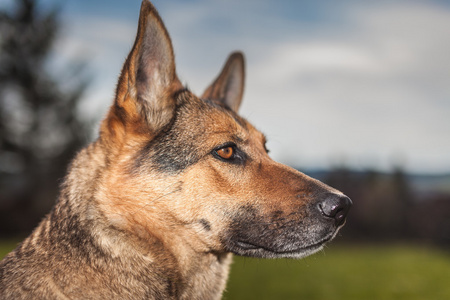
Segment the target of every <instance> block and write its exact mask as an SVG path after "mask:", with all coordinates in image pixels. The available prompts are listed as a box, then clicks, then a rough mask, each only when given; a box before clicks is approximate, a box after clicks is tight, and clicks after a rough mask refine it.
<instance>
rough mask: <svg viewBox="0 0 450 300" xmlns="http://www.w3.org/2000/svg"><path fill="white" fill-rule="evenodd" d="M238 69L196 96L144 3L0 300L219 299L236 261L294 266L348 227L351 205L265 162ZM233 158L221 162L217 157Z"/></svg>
mask: <svg viewBox="0 0 450 300" xmlns="http://www.w3.org/2000/svg"><path fill="white" fill-rule="evenodd" d="M243 88H244V58H243V55H242V54H241V53H234V54H232V55H231V56H230V57H229V59H228V61H227V63H226V64H225V66H224V68H223V70H222V72H221V73H220V74H219V76H218V77H217V79H216V80H214V81H213V83H212V84H211V85H210V86H209V87H208V88H207V89H206V91H205V93H204V94H203V96H202V97H201V98H198V97H197V96H195V95H193V94H192V93H191V92H190V91H188V90H187V89H185V88H183V86H182V85H181V84H180V81H179V80H178V77H177V75H176V72H175V63H174V55H173V50H172V43H171V41H170V38H169V35H168V33H167V30H166V29H165V27H164V25H163V23H162V21H161V19H160V17H159V16H158V14H157V12H156V10H155V8H154V7H153V6H152V4H151V3H150V2H148V1H147V0H144V1H143V2H142V7H141V14H140V19H139V27H138V33H137V37H136V41H135V43H134V46H133V48H132V50H131V52H130V54H129V56H128V58H127V60H126V62H125V64H124V66H123V69H122V73H121V75H120V78H119V83H118V85H117V90H116V99H115V101H114V103H113V105H112V106H111V109H110V111H109V112H108V114H107V116H106V118H105V119H104V121H103V122H102V124H101V128H100V137H99V138H98V140H97V141H95V142H94V143H92V144H91V145H89V146H88V147H86V148H85V149H83V150H82V151H81V152H80V153H79V154H78V155H77V157H76V158H75V159H74V161H73V163H72V164H71V167H70V170H69V172H68V175H67V177H66V179H65V181H64V184H63V187H62V190H61V196H60V198H59V199H58V201H57V203H56V204H55V207H54V208H53V210H52V211H51V212H50V213H49V214H48V215H47V216H46V217H45V219H44V220H43V221H42V222H41V223H40V225H39V226H38V227H37V228H36V229H35V230H34V231H33V233H32V234H31V235H30V236H29V237H28V238H27V239H25V240H24V241H23V243H22V244H21V245H19V246H18V247H17V249H15V250H14V251H13V252H11V253H10V254H9V255H7V256H6V257H5V258H4V259H3V260H2V262H1V263H0V298H1V299H220V297H221V295H222V291H223V290H224V288H225V284H226V279H227V277H228V273H229V265H230V263H231V255H232V254H231V253H235V254H238V255H248V256H255V257H292V258H301V257H304V256H306V255H309V254H311V253H313V252H315V251H318V250H319V249H321V247H322V246H323V244H324V243H326V242H328V241H329V240H331V239H332V238H333V237H334V236H335V235H336V233H337V231H338V230H339V228H340V227H341V226H342V225H343V221H344V218H345V215H346V213H347V211H348V209H349V206H350V204H351V202H350V200H349V199H348V198H346V197H345V196H343V195H342V193H340V192H339V191H336V190H334V189H333V188H331V187H328V186H326V185H325V184H323V183H321V182H319V181H317V180H314V179H312V178H310V177H308V176H306V175H304V174H302V173H300V172H298V171H297V170H294V169H292V168H290V167H287V166H284V165H282V164H279V163H277V162H274V161H273V160H271V159H270V157H269V156H268V155H267V151H266V149H265V142H266V140H265V137H264V135H263V134H262V133H260V132H259V131H258V130H256V129H255V128H254V127H253V126H252V125H251V124H250V123H249V122H247V121H246V120H245V119H243V118H242V117H240V116H239V115H237V110H238V108H239V105H240V103H241V99H242V95H243ZM221 147H231V148H232V150H233V156H232V157H231V158H230V159H223V158H221V157H220V156H219V155H218V152H217V150H218V149H220V148H221Z"/></svg>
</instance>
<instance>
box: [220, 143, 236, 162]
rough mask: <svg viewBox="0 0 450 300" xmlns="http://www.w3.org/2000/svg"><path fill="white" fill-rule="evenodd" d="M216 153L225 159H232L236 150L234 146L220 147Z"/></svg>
mask: <svg viewBox="0 0 450 300" xmlns="http://www.w3.org/2000/svg"><path fill="white" fill-rule="evenodd" d="M216 153H217V155H219V156H220V157H222V158H223V159H230V158H231V157H232V156H233V153H234V150H233V147H231V146H228V147H224V148H220V149H219V150H217V151H216Z"/></svg>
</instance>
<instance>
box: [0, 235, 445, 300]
mask: <svg viewBox="0 0 450 300" xmlns="http://www.w3.org/2000/svg"><path fill="white" fill-rule="evenodd" d="M15 245H16V242H3V243H0V257H3V256H4V255H5V254H6V253H7V252H9V251H10V250H11V249H13V248H14V247H15ZM223 299H225V300H236V299H242V300H252V299H255V300H256V299H258V300H263V299H274V300H285V299H308V300H313V299H320V300H337V299H346V300H352V299H355V300H371V299H377V300H382V299H383V300H384V299H395V300H399V299H407V300H415V299H417V300H419V299H420V300H440V299H442V300H447V299H450V253H449V252H444V251H441V250H437V249H433V248H427V247H419V246H405V245H383V246H379V245H377V246H367V245H365V246H361V245H332V246H330V247H328V248H327V249H326V250H325V251H322V252H319V253H317V254H315V255H313V256H311V257H308V258H306V259H303V260H298V261H296V260H288V259H280V260H262V259H251V258H243V257H235V258H234V263H233V267H232V269H231V276H230V279H229V281H228V287H227V291H226V292H225V294H224V297H223Z"/></svg>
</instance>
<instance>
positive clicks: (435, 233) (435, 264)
mask: <svg viewBox="0 0 450 300" xmlns="http://www.w3.org/2000/svg"><path fill="white" fill-rule="evenodd" d="M153 3H154V4H155V6H156V8H157V9H158V10H159V13H160V15H161V16H162V18H163V20H164V21H165V24H166V26H167V28H168V30H169V33H170V34H171V37H172V40H173V44H174V48H175V54H176V62H177V71H178V74H179V77H180V78H181V79H182V81H183V82H184V83H186V84H187V85H188V87H189V88H190V89H191V90H192V91H194V92H195V93H197V94H201V93H202V92H203V89H204V88H205V87H206V86H207V85H208V84H209V83H210V82H211V81H212V79H213V78H214V77H215V76H216V75H217V73H218V72H219V70H220V68H221V67H222V64H223V63H224V62H225V59H226V57H227V55H228V54H229V53H230V52H232V51H234V50H241V51H243V52H244V53H245V55H246V60H247V82H246V91H245V95H244V102H243V106H242V108H241V114H242V115H243V116H244V117H246V118H247V119H249V120H250V121H251V122H252V123H253V124H255V125H256V127H257V128H259V129H260V130H261V131H263V132H265V133H266V135H267V137H268V139H269V143H268V148H269V149H270V154H271V156H272V157H273V158H274V159H275V160H277V161H280V162H283V163H285V164H288V165H290V166H293V167H295V168H297V169H299V170H300V171H302V172H304V173H307V174H308V175H310V176H313V177H315V178H318V179H320V180H323V181H325V182H326V183H328V184H330V185H332V186H333V187H336V188H338V189H340V190H341V191H343V192H344V193H345V194H347V195H348V196H350V197H351V198H352V200H353V201H354V206H353V208H352V211H351V212H350V216H349V218H348V221H347V224H346V226H345V228H344V229H343V230H342V231H341V234H340V236H338V238H337V239H336V241H335V243H332V245H331V246H329V247H328V248H327V249H326V250H324V251H323V252H322V253H319V254H316V255H315V256H313V257H311V258H307V259H305V260H301V261H290V260H276V261H263V260H254V259H248V258H246V259H245V258H236V259H235V264H234V266H233V269H232V272H231V279H230V282H229V285H228V289H227V292H226V293H225V294H224V298H225V299H299V298H302V297H306V298H307V299H450V287H449V285H448V282H449V280H450V2H449V1H445V0H434V1H433V0H430V1H414V0H410V1H402V0H395V1H385V0H379V1H369V0H367V1H361V0H359V1H356V0H341V1H332V0H319V1H294V0H292V1H287V0H286V1H270V0H258V1H256V0H240V1H238V0H231V1H223V0H222V1H219V0H213V1H211V0H208V1H206V0H190V1H182V0H173V1H163V0H158V1H153ZM139 6H140V1H138V0H133V1H130V0H128V1H123V0H109V1H106V0H1V1H0V241H2V242H0V255H1V256H2V255H4V254H6V252H7V251H10V250H11V249H12V248H14V246H15V244H16V243H17V241H20V239H21V238H23V237H24V236H26V235H27V234H29V232H30V231H31V230H32V228H33V227H34V226H36V224H37V222H39V220H40V219H41V218H42V217H43V216H44V215H45V214H46V213H47V212H48V211H49V209H50V208H51V206H52V205H53V203H54V201H55V199H56V197H57V194H58V186H59V185H60V184H61V182H62V179H63V177H64V174H65V172H66V169H67V165H68V163H69V162H70V160H71V159H72V158H73V156H74V155H75V153H76V152H77V151H78V150H79V149H80V148H81V147H83V146H84V145H86V144H87V143H89V142H90V141H92V140H94V139H95V138H96V136H97V130H98V124H99V122H100V120H101V118H102V117H103V115H104V114H105V112H106V111H107V109H108V107H109V105H110V104H111V103H112V100H113V97H114V89H115V84H116V80H117V78H118V75H119V72H120V69H121V66H122V63H123V62H124V60H125V57H126V55H127V54H128V51H129V50H130V48H131V45H132V43H133V41H134V37H135V33H136V28H137V20H138V15H139Z"/></svg>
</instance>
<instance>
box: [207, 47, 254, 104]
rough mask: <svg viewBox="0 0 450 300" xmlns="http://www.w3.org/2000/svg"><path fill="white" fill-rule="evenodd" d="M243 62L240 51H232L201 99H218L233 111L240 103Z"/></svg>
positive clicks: (242, 86)
mask: <svg viewBox="0 0 450 300" xmlns="http://www.w3.org/2000/svg"><path fill="white" fill-rule="evenodd" d="M244 82H245V63H244V55H243V54H242V53H241V52H234V53H232V54H231V55H230V56H229V57H228V60H227V62H226V63H225V65H224V67H223V68H222V71H221V72H220V74H219V76H218V77H217V78H216V80H215V81H214V82H213V83H212V84H211V85H210V86H209V87H208V88H207V89H206V91H205V92H204V93H203V95H202V98H203V99H211V100H219V101H222V102H223V103H224V104H226V105H227V106H228V107H229V108H230V109H232V110H233V111H234V112H237V111H238V109H239V106H240V105H241V101H242V96H243V94H244Z"/></svg>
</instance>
